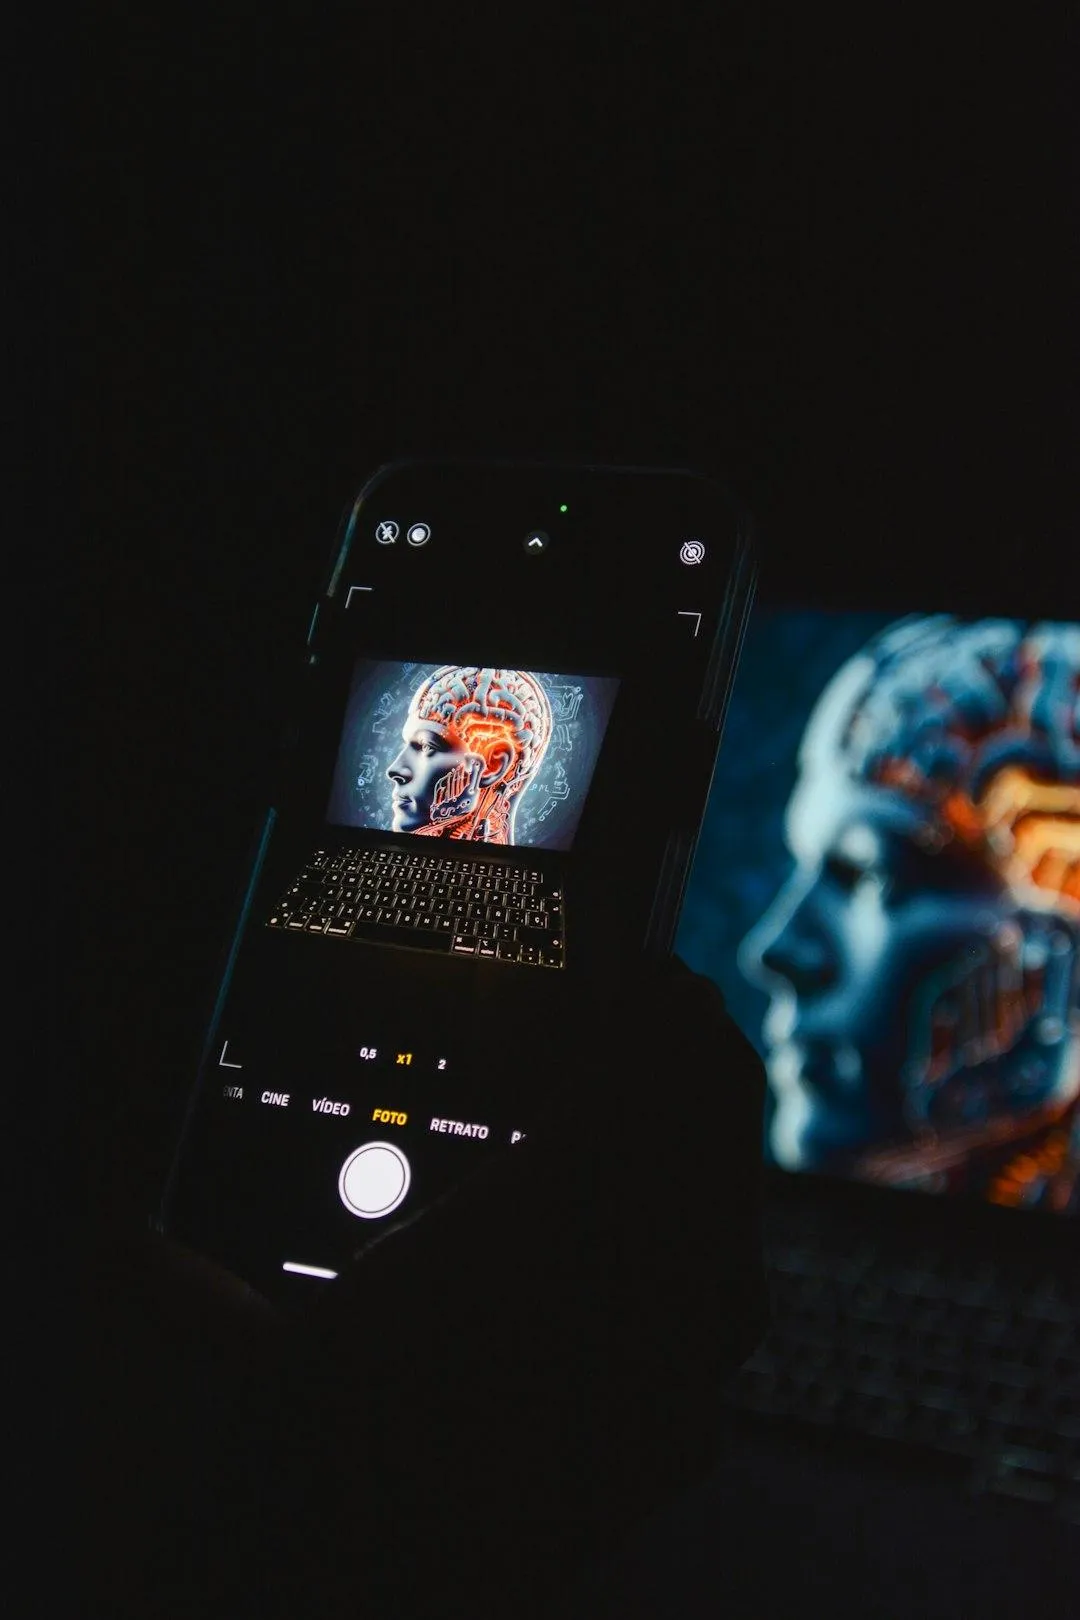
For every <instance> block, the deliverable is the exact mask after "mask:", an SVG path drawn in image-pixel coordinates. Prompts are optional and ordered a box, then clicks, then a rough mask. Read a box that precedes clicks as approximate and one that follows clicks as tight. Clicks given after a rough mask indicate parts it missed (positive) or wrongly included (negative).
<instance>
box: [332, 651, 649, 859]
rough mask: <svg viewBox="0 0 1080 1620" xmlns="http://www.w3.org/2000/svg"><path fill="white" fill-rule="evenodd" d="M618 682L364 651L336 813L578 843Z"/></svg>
mask: <svg viewBox="0 0 1080 1620" xmlns="http://www.w3.org/2000/svg"><path fill="white" fill-rule="evenodd" d="M618 686H619V682H618V680H617V679H616V678H615V677H613V676H607V675H568V674H552V673H550V672H546V671H545V672H540V671H536V670H528V671H526V670H511V669H479V668H475V667H471V666H466V665H457V664H446V665H438V664H424V663H414V662H409V661H404V662H391V661H388V660H373V659H366V658H361V659H358V660H357V662H356V664H355V666H354V668H353V672H352V680H351V684H350V689H349V697H348V702H347V704H346V709H345V719H344V723H343V725H342V729H341V738H340V742H339V745H338V752H337V761H336V764H335V767H334V776H333V783H332V786H331V790H330V801H329V804H328V807H327V811H326V819H327V821H328V822H330V823H331V824H332V825H333V826H338V827H364V828H370V829H378V830H381V831H383V832H398V833H415V834H418V835H419V836H421V837H442V838H455V839H467V840H477V839H479V840H482V841H484V842H487V843H494V844H515V845H522V846H526V847H528V848H531V849H552V850H568V849H570V847H571V845H572V844H573V840H574V834H575V832H576V830H577V825H578V822H579V820H580V818H581V812H582V809H583V808H584V804H585V799H586V795H587V794H588V791H589V784H590V782H591V781H592V778H593V773H594V771H595V769H596V762H597V758H598V756H599V753H600V748H601V744H602V743H603V740H604V733H605V731H606V730H607V725H608V721H609V719H610V718H611V711H612V707H613V705H614V702H615V695H616V692H617V690H618Z"/></svg>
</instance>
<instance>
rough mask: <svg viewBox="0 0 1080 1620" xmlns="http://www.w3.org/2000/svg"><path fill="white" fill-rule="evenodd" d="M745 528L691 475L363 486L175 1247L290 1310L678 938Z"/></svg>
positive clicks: (217, 1014) (190, 1161)
mask: <svg viewBox="0 0 1080 1620" xmlns="http://www.w3.org/2000/svg"><path fill="white" fill-rule="evenodd" d="M740 522H741V519H740V517H739V514H738V513H737V511H736V510H735V508H734V507H733V506H732V504H731V503H730V502H729V501H728V500H727V498H726V497H725V496H724V495H723V493H722V491H720V490H719V489H718V487H717V486H715V485H713V484H711V483H710V482H708V481H707V480H703V479H700V478H694V477H692V476H690V475H687V474H681V473H663V474H641V473H637V474H635V473H631V472H625V471H611V470H605V469H565V468H564V469H536V468H530V469H521V468H517V469H511V468H492V467H487V468H483V469H480V468H472V469H469V468H463V467H461V466H454V465H441V466H432V465H430V464H428V465H425V466H423V467H419V466H409V465H399V466H396V467H394V468H391V469H389V470H388V472H387V473H385V474H384V475H381V476H380V477H378V478H376V479H375V480H373V481H372V482H371V484H369V485H368V486H366V487H365V489H364V490H363V491H362V492H361V495H360V497H359V498H358V500H357V501H356V503H355V505H354V507H353V509H352V512H351V514H350V517H349V520H348V524H347V526H346V529H345V534H344V537H343V540H342V543H341V546H340V548H339V550H338V553H337V555H336V557H335V560H334V563H333V565H332V568H331V572H330V578H329V582H328V586H327V589H326V591H325V593H324V595H323V597H322V598H321V600H320V602H319V604H318V606H317V608H316V611H315V614H314V615H313V623H312V629H311V631H310V632H309V637H308V649H307V653H306V666H305V679H304V683H303V691H302V695H301V700H300V703H299V708H298V718H297V719H296V721H295V725H294V727H293V734H292V747H291V751H290V755H289V760H288V766H287V769H286V770H285V772H284V773H283V776H282V780H281V783H280V789H279V791H278V793H277V794H276V795H275V802H274V804H273V805H272V806H270V807H268V811H267V815H266V819H265V822H264V824H263V827H262V829H261V832H260V837H259V840H258V847H257V850H256V852H255V855H254V857H253V860H252V865H251V870H250V873H249V880H248V884H247V893H246V898H245V901H244V905H243V908H242V915H241V917H240V920H239V924H238V926H237V929H236V933H235V936H234V938H233V940H232V943H231V947H230V951H229V956H228V960H227V963H226V965H225V968H224V970H223V973H222V978H221V989H220V993H219V996H218V1000H217V1005H216V1007H215V1010H214V1014H213V1017H212V1019H211V1021H210V1028H209V1030H208V1033H207V1038H206V1042H205V1047H204V1051H203V1056H202V1062H201V1066H200V1073H199V1078H198V1083H197V1085H196V1088H195V1090H194V1092H193V1096H192V1101H191V1106H190V1110H189V1116H188V1121H187V1125H186V1128H185V1131H184V1135H183V1140H182V1143H181V1146H180V1149H179V1151H178V1155H177V1159H176V1162H175V1165H174V1169H173V1174H172V1177H171V1180H170V1184H169V1188H168V1190H167V1193H166V1198H165V1204H164V1225H165V1226H166V1228H167V1229H168V1230H171V1231H172V1232H173V1233H174V1234H175V1235H177V1236H178V1237H180V1238H182V1239H183V1240H184V1241H187V1242H189V1243H191V1244H192V1245H193V1246H195V1247H197V1248H200V1249H202V1250H203V1251H204V1252H208V1253H210V1254H212V1255H213V1256H214V1257H215V1258H218V1259H220V1260H222V1261H224V1262H225V1263H226V1264H228V1265H229V1266H231V1267H232V1269H234V1270H236V1271H237V1272H239V1274H240V1275H242V1276H244V1277H245V1278H247V1279H248V1280H249V1281H251V1282H252V1283H253V1284H254V1285H255V1286H257V1287H259V1288H260V1289H262V1291H264V1292H265V1293H267V1294H269V1295H270V1296H271V1297H273V1298H276V1299H278V1300H279V1301H282V1302H286V1303H290V1304H293V1303H296V1304H300V1303H302V1299H303V1297H304V1291H305V1290H310V1289H311V1288H313V1287H314V1286H316V1285H317V1284H318V1282H319V1281H320V1280H326V1279H329V1278H331V1277H333V1276H334V1275H336V1274H337V1273H338V1272H339V1271H340V1270H341V1269H342V1268H343V1267H344V1266H346V1265H347V1264H348V1263H349V1262H350V1260H351V1259H353V1258H354V1257H355V1256H356V1255H358V1254H360V1253H362V1252H363V1249H364V1248H365V1247H366V1246H367V1244H368V1243H370V1242H371V1241H373V1240H374V1238H375V1237H376V1236H377V1234H378V1233H379V1232H380V1231H383V1230H385V1228H386V1224H387V1222H388V1221H396V1220H399V1219H410V1218H412V1217H413V1215H415V1214H417V1213H420V1212H422V1211H424V1210H426V1209H427V1208H429V1207H430V1206H431V1204H432V1203H433V1202H434V1201H435V1200H436V1199H437V1198H438V1197H439V1195H440V1194H441V1193H443V1192H444V1191H447V1190H449V1189H450V1188H452V1187H453V1186H455V1185H457V1184H458V1183H459V1182H460V1181H461V1180H462V1179H463V1178H466V1177H467V1176H468V1175H469V1174H470V1172H471V1171H473V1170H475V1169H477V1168H478V1167H479V1166H480V1165H481V1164H482V1162H483V1161H484V1159H485V1157H487V1156H489V1155H491V1154H492V1153H496V1152H506V1151H510V1150H512V1149H513V1148H514V1147H515V1146H516V1145H517V1144H519V1143H521V1142H522V1141H524V1140H526V1139H527V1137H528V1133H529V1130H530V1128H531V1124H532V1120H533V1118H534V1116H535V1113H536V1111H537V1109H538V1107H539V1106H540V1105H541V1104H542V1102H543V1099H544V1096H545V1089H546V1087H548V1086H555V1085H557V1084H565V1080H566V1075H567V1073H568V1072H569V1071H570V1069H571V1068H572V1066H573V1062H574V1043H575V1031H576V1030H580V1029H581V1027H582V1019H587V1018H588V1017H589V1016H590V1013H589V1008H590V985H591V984H593V983H594V981H595V975H596V973H597V970H598V969H601V968H603V969H605V970H607V969H609V968H611V966H612V964H617V963H619V962H622V961H624V960H626V959H627V958H628V957H629V956H632V955H634V954H635V953H640V952H642V951H646V950H649V949H652V950H659V951H663V950H664V949H667V948H670V944H671V940H672V939H673V937H674V929H675V925H676V922H677V918H678V908H679V904H680V902H681V896H682V889H683V885H684V883H685V879H686V874H687V871H688V868H689V863H690V859H691V857H692V853H693V845H694V839H695V837H696V833H697V830H698V827H699V825H700V821H701V816H702V813H703V810H704V805H705V799H706V796H707V790H708V783H709V778H710V775H711V771H712V767H713V763H714V761H715V757H716V748H717V744H718V740H719V734H720V729H721V725H722V720H723V714H724V710H725V707H726V701H727V694H728V691H729V689H730V685H731V680H732V678H733V674H734V668H735V663H736V660H737V656H738V650H739V645H740V642H741V637H742V629H743V625H744V621H745V616H746V612H747V609H748V606H749V601H750V595H751V592H752V581H753V573H752V563H751V561H750V553H749V546H748V542H747V540H746V537H745V533H744V531H743V530H742V529H741V528H740ZM594 1106H597V1104H596V1103H595V1101H594V1100H593V1095H592V1088H591V1087H590V1085H589V1081H588V1077H587V1076H583V1077H582V1078H581V1084H580V1086H579V1088H578V1091H577V1093H576V1096H575V1102H574V1109H575V1110H576V1111H577V1112H578V1114H579V1117H580V1111H581V1110H584V1109H590V1108H591V1107H594ZM308 1297H310V1294H308Z"/></svg>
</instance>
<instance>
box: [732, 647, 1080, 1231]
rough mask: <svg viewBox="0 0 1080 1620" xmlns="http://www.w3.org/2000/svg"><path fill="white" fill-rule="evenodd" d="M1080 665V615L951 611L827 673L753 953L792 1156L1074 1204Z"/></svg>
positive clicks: (751, 969) (1079, 1083)
mask: <svg viewBox="0 0 1080 1620" xmlns="http://www.w3.org/2000/svg"><path fill="white" fill-rule="evenodd" d="M1078 689H1080V626H1070V625H1032V626H1029V625H1025V624H1022V623H1014V622H1011V621H996V620H995V621H982V622H980V623H974V624H973V623H961V622H959V621H957V620H955V619H952V618H947V617H944V616H940V617H934V618H912V619H906V620H903V621H901V622H900V623H899V624H895V625H892V626H890V627H888V628H886V629H885V630H884V631H883V632H881V633H879V634H878V635H877V636H876V637H875V638H873V639H872V640H871V641H870V643H869V644H868V645H866V646H864V647H863V648H862V650H861V651H860V652H858V653H857V654H856V656H855V657H851V658H848V659H847V660H846V661H845V662H843V663H842V664H841V665H840V667H839V668H838V669H835V672H834V674H833V676H832V679H831V680H829V681H828V683H827V685H826V686H825V688H824V690H823V691H821V692H820V695H819V697H818V699H817V702H816V704H815V706H814V708H813V710H812V712H811V715H810V718H809V722H808V723H807V725H806V726H805V729H804V731H803V734H802V737H801V742H800V745H799V749H798V760H797V774H796V780H795V787H794V791H793V792H792V793H791V794H790V797H789V799H788V802H787V805H786V810H785V816H784V823H783V834H784V841H785V843H786V846H787V853H788V856H789V860H790V865H789V875H788V876H787V878H786V881H784V882H783V883H782V884H781V886H780V888H779V890H775V889H774V891H773V896H772V899H771V901H769V902H768V903H767V904H766V907H765V909H764V912H763V913H761V912H760V911H759V917H758V920H757V921H756V922H755V923H754V924H753V926H751V927H750V928H749V930H748V931H746V932H745V934H744V936H743V938H742V940H741V943H740V945H739V948H738V953H737V959H738V967H739V970H740V972H741V974H742V976H743V978H744V982H746V983H747V984H749V985H750V986H752V987H754V988H755V989H756V990H757V991H759V992H763V993H764V994H765V995H766V996H767V997H768V1002H767V1006H766V1010H765V1013H764V1018H763V1021H762V1023H761V1026H760V1030H759V1031H752V1032H751V1033H752V1034H754V1035H755V1036H756V1037H757V1038H758V1044H759V1045H760V1047H761V1049H762V1050H763V1053H764V1056H765V1061H766V1067H767V1072H768V1078H769V1085H770V1091H771V1111H770V1113H771V1117H770V1123H769V1143H768V1146H769V1150H770V1154H771V1157H772V1158H773V1159H774V1160H775V1162H777V1163H778V1164H780V1165H782V1166H783V1167H785V1168H787V1169H790V1170H812V1171H817V1172H823V1173H826V1172H827V1173H840V1174H847V1175H852V1176H855V1177H858V1178H861V1179H868V1180H874V1181H880V1182H883V1183H888V1184H891V1185H898V1186H913V1187H923V1188H925V1189H927V1190H937V1191H946V1190H958V1191H959V1190H976V1191H978V1192H979V1193H980V1194H981V1196H983V1197H985V1198H988V1199H991V1200H993V1201H996V1202H1000V1203H1025V1204H1038V1205H1040V1206H1041V1207H1046V1208H1049V1209H1055V1210H1058V1211H1061V1212H1064V1211H1065V1210H1067V1209H1072V1208H1074V1207H1075V1205H1076V1201H1077V1182H1078V1176H1080V1115H1078V1103H1077V1099H1078V1096H1080V724H1078V702H1080V700H1078Z"/></svg>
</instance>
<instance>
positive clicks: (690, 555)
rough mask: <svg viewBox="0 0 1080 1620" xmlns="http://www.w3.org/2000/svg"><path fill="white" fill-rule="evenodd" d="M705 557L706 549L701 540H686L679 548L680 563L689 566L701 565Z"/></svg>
mask: <svg viewBox="0 0 1080 1620" xmlns="http://www.w3.org/2000/svg"><path fill="white" fill-rule="evenodd" d="M704 555H705V547H704V545H703V543H702V542H701V541H700V540H684V541H683V543H682V545H681V547H680V548H679V561H680V562H684V563H687V564H692V563H699V562H700V561H701V559H702V558H703V557H704Z"/></svg>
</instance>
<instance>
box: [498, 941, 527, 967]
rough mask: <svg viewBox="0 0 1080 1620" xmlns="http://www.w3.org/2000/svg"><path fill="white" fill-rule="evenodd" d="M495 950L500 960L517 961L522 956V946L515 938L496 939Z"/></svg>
mask: <svg viewBox="0 0 1080 1620" xmlns="http://www.w3.org/2000/svg"><path fill="white" fill-rule="evenodd" d="M495 950H496V953H497V955H498V958H499V960H500V962H516V961H518V959H519V958H520V956H521V946H520V945H519V944H518V942H517V940H515V939H499V940H496V942H495Z"/></svg>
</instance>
